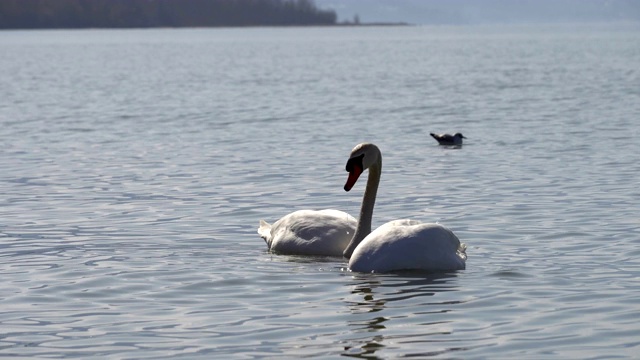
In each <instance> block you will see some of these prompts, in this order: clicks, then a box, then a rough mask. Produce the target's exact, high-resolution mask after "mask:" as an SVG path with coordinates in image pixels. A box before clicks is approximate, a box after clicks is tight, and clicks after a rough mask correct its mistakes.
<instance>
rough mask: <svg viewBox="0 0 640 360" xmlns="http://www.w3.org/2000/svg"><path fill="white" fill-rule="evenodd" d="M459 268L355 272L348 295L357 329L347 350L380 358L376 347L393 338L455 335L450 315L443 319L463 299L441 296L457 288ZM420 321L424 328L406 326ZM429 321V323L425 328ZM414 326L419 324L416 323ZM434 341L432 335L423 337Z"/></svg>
mask: <svg viewBox="0 0 640 360" xmlns="http://www.w3.org/2000/svg"><path fill="white" fill-rule="evenodd" d="M457 276H458V275H457V273H447V274H411V273H408V274H384V275H371V274H354V275H353V277H352V280H351V281H350V282H349V283H348V284H347V286H348V287H349V288H350V293H351V296H349V297H347V298H346V299H345V302H346V305H347V307H348V309H349V312H350V313H351V317H350V318H349V319H348V320H347V326H348V328H349V329H351V333H352V334H353V335H354V336H353V337H352V338H351V340H350V341H349V345H348V346H345V347H344V350H345V352H344V353H343V355H344V356H349V357H356V358H367V359H371V358H374V359H375V358H378V355H379V354H377V355H376V353H377V352H380V351H381V350H382V349H385V348H387V347H388V346H391V344H393V345H394V346H398V344H399V343H402V342H406V341H410V342H420V341H423V340H421V338H424V337H432V336H442V335H450V334H451V331H450V330H449V328H448V325H447V324H448V323H449V322H450V320H447V319H443V316H446V314H447V313H449V312H451V311H452V308H453V307H454V306H455V305H456V304H459V303H462V302H463V301H462V300H460V299H455V298H452V297H451V296H442V297H440V296H439V295H441V294H444V293H446V292H452V291H456V290H457V288H458V286H457V281H456V278H457ZM408 324H412V325H414V326H415V325H417V326H418V328H419V329H420V330H421V331H420V333H413V334H407V333H406V332H405V331H406V330H405V329H404V326H406V325H408ZM424 327H428V328H424ZM414 329H415V327H414ZM424 341H433V340H429V339H427V340H424Z"/></svg>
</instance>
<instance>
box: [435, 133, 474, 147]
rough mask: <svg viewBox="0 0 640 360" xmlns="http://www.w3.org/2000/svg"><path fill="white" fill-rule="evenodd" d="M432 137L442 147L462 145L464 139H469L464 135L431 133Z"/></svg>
mask: <svg viewBox="0 0 640 360" xmlns="http://www.w3.org/2000/svg"><path fill="white" fill-rule="evenodd" d="M429 135H431V137H433V138H434V139H436V140H438V144H440V145H462V139H466V138H467V137H466V136H464V135H462V133H455V134H453V135H451V134H434V133H429Z"/></svg>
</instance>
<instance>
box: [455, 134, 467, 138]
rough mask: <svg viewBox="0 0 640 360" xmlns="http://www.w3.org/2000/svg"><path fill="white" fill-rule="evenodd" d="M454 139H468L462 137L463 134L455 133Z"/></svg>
mask: <svg viewBox="0 0 640 360" xmlns="http://www.w3.org/2000/svg"><path fill="white" fill-rule="evenodd" d="M453 137H455V138H458V139H466V138H467V137H466V136H464V135H462V133H455V134H453Z"/></svg>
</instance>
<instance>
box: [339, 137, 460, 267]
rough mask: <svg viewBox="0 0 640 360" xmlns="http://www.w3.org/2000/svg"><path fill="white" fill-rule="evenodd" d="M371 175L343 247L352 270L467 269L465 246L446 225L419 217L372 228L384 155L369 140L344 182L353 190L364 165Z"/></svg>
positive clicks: (357, 153)
mask: <svg viewBox="0 0 640 360" xmlns="http://www.w3.org/2000/svg"><path fill="white" fill-rule="evenodd" d="M366 169H368V170H369V177H368V179H367V185H366V188H365V192H364V197H363V199H362V205H361V208H360V218H359V219H358V223H357V227H356V230H355V234H354V235H353V238H352V239H351V242H350V243H349V245H347V247H346V248H345V250H344V257H346V258H347V259H349V269H350V270H351V271H356V272H390V271H398V270H424V271H433V272H436V271H451V270H462V269H464V268H465V261H466V259H467V255H466V252H465V250H466V245H464V244H461V243H460V240H459V239H458V237H457V236H456V235H455V234H454V233H453V232H452V231H451V230H449V229H447V228H446V227H444V226H442V225H439V224H428V223H421V222H420V221H416V220H407V219H404V220H394V221H390V222H388V223H386V224H384V225H382V226H380V227H378V228H377V229H376V230H374V231H373V232H372V231H371V220H372V217H373V207H374V205H375V200H376V194H377V191H378V185H379V183H380V174H381V171H382V154H381V153H380V149H379V148H378V147H377V146H376V145H374V144H371V143H363V144H359V145H357V146H356V147H355V148H354V149H353V150H352V151H351V155H350V157H349V160H348V161H347V166H346V170H347V171H348V172H349V177H348V179H347V182H346V184H345V186H344V189H345V191H349V190H351V188H352V187H353V185H354V184H355V183H356V181H357V180H358V178H359V176H360V175H361V174H362V173H363V172H364V170H366Z"/></svg>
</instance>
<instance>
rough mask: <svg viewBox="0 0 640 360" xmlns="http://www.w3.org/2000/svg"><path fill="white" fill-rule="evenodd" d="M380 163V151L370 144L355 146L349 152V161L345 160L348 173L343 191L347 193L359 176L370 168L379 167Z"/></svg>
mask: <svg viewBox="0 0 640 360" xmlns="http://www.w3.org/2000/svg"><path fill="white" fill-rule="evenodd" d="M381 163H382V155H381V154H380V149H378V147H377V146H375V145H374V144H371V143H362V144H358V145H356V147H354V148H353V150H351V155H349V160H347V166H346V170H347V172H348V173H349V178H348V179H347V183H346V184H344V190H345V191H349V190H351V188H352V187H353V185H355V183H356V181H358V178H359V177H360V175H361V174H362V173H363V172H364V171H365V170H366V169H369V168H371V167H372V166H374V165H376V166H380V164H381Z"/></svg>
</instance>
